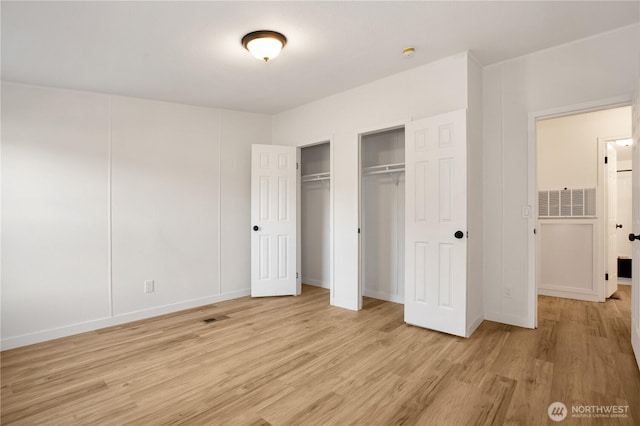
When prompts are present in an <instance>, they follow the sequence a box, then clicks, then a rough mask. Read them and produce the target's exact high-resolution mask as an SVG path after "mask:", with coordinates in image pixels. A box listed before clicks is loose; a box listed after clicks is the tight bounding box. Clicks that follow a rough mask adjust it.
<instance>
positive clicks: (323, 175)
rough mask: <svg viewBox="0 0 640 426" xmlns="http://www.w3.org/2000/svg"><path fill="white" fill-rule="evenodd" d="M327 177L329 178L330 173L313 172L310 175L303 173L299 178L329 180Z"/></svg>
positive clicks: (302, 179) (313, 180) (312, 180)
mask: <svg viewBox="0 0 640 426" xmlns="http://www.w3.org/2000/svg"><path fill="white" fill-rule="evenodd" d="M329 179H331V174H330V173H315V174H312V175H303V176H301V179H300V180H301V181H302V182H319V181H323V180H329Z"/></svg>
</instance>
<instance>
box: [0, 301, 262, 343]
mask: <svg viewBox="0 0 640 426" xmlns="http://www.w3.org/2000/svg"><path fill="white" fill-rule="evenodd" d="M250 294H251V290H250V289H246V290H240V291H235V292H232V293H226V294H221V295H217V296H207V297H202V298H199V299H191V300H186V301H184V302H178V303H172V304H170V305H163V306H157V307H155V308H150V309H143V310H140V311H135V312H128V313H126V314H121V315H115V316H112V317H105V318H98V319H95V320H91V321H86V322H82V323H76V324H71V325H66V326H63V327H57V328H50V329H48V330H42V331H37V332H34V333H29V334H23V335H20V336H14V337H6V338H3V339H2V340H0V350H3V351H4V350H7V349H13V348H19V347H21V346H27V345H32V344H34V343H40V342H45V341H47V340H53V339H58V338H60V337H67V336H72V335H74V334H79V333H85V332H87V331H94V330H98V329H101V328H105V327H111V326H114V325H120V324H125V323H128V322H132V321H137V320H141V319H146V318H152V317H157V316H159V315H164V314H169V313H173V312H178V311H182V310H185V309H191V308H197V307H198V306H204V305H210V304H212V303H218V302H223V301H225V300H231V299H237V298H239V297H244V296H249V295H250Z"/></svg>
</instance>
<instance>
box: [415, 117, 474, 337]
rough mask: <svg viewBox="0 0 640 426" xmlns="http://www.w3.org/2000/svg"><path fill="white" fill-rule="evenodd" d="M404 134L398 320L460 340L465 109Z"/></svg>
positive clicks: (421, 122) (462, 319) (463, 299)
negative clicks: (402, 270)
mask: <svg viewBox="0 0 640 426" xmlns="http://www.w3.org/2000/svg"><path fill="white" fill-rule="evenodd" d="M405 129H406V130H405V132H406V133H405V134H406V141H405V144H406V145H405V179H406V181H405V185H406V186H405V194H406V201H405V203H406V209H405V215H406V216H405V302H404V320H405V322H407V323H408V324H412V325H417V326H419V327H424V328H429V329H433V330H437V331H442V332H445V333H449V334H455V335H458V336H466V313H467V241H466V240H467V161H466V153H467V114H466V110H460V111H454V112H451V113H447V114H442V115H438V116H435V117H430V118H425V119H422V120H417V121H413V122H411V123H409V124H407V126H406V128H405Z"/></svg>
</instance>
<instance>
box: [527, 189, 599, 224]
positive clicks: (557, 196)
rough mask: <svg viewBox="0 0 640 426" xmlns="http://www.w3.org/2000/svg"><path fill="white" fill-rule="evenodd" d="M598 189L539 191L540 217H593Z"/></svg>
mask: <svg viewBox="0 0 640 426" xmlns="http://www.w3.org/2000/svg"><path fill="white" fill-rule="evenodd" d="M595 215H596V189H595V188H580V189H561V190H551V191H539V192H538V217H540V218H544V217H593V216H595Z"/></svg>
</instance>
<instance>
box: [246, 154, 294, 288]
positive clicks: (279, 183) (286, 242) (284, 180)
mask: <svg viewBox="0 0 640 426" xmlns="http://www.w3.org/2000/svg"><path fill="white" fill-rule="evenodd" d="M297 186H298V183H297V149H296V148H295V147H289V146H277V145H252V147H251V228H252V229H251V296H253V297H257V296H284V295H297V294H300V286H299V285H298V279H297V276H296V275H297V271H296V265H297Z"/></svg>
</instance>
